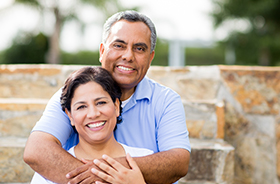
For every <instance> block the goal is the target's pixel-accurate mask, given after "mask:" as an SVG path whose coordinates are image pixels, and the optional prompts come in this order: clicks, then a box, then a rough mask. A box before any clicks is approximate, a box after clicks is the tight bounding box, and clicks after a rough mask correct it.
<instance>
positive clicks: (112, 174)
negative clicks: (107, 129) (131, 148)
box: [91, 154, 145, 184]
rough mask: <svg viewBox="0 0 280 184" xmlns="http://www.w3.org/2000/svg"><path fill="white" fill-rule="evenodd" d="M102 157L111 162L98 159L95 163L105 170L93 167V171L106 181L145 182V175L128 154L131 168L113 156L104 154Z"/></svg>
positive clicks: (143, 183)
mask: <svg viewBox="0 0 280 184" xmlns="http://www.w3.org/2000/svg"><path fill="white" fill-rule="evenodd" d="M102 158H103V159H104V160H105V161H106V162H107V163H108V164H109V165H108V164H105V163H103V162H100V161H99V160H98V159H95V160H94V163H95V164H96V165H97V166H98V167H99V168H100V169H101V170H102V171H104V172H102V171H98V170H96V169H92V170H91V171H92V172H93V173H94V174H95V175H97V176H99V177H100V178H102V179H104V180H105V181H107V182H109V183H113V184H131V183H137V184H145V180H144V178H143V175H142V173H141V171H140V169H139V167H138V166H137V164H136V162H135V161H134V160H133V159H132V158H131V156H130V155H129V154H127V156H126V159H127V162H128V164H129V166H130V168H131V169H128V168H126V167H124V166H123V165H122V164H120V163H119V162H117V161H116V160H114V159H113V158H111V157H109V156H107V155H103V156H102ZM96 184H103V182H96Z"/></svg>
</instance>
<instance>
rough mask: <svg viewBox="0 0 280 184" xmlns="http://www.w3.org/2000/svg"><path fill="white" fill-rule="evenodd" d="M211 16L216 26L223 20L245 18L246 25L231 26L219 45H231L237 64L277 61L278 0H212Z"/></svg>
mask: <svg viewBox="0 0 280 184" xmlns="http://www.w3.org/2000/svg"><path fill="white" fill-rule="evenodd" d="M212 1H213V2H214V5H215V9H214V12H213V13H212V16H213V18H214V21H215V26H216V27H217V28H218V27H220V26H221V25H222V24H223V23H224V22H232V21H233V20H246V21H247V22H248V27H249V29H248V30H246V31H243V32H242V31H240V29H239V27H238V26H237V27H235V28H236V29H235V30H232V32H231V33H230V35H229V37H228V38H227V39H225V40H224V41H223V42H220V46H223V47H228V46H232V47H233V48H234V50H235V53H236V63H235V64H239V65H271V66H276V65H279V62H280V52H279V49H280V19H279V12H280V1H279V0H212Z"/></svg>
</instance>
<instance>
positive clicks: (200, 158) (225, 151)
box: [0, 137, 234, 184]
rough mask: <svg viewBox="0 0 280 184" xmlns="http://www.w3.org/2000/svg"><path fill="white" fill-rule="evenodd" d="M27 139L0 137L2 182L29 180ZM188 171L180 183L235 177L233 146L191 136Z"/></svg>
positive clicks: (224, 180)
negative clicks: (26, 159) (24, 159)
mask: <svg viewBox="0 0 280 184" xmlns="http://www.w3.org/2000/svg"><path fill="white" fill-rule="evenodd" d="M26 140H27V139H26V138H16V137H5V138H1V139H0V183H3V182H4V183H20V182H26V183H28V182H30V180H31V178H32V176H33V173H34V172H33V171H32V169H31V168H30V167H29V166H28V165H26V164H25V163H24V161H23V159H22V156H23V151H24V146H25V143H26ZM191 146H192V152H191V160H190V165H189V172H188V174H187V175H186V176H185V177H183V178H182V179H180V182H179V183H180V184H191V183H194V184H214V183H217V184H222V183H231V181H232V179H233V173H234V172H233V169H234V168H233V167H234V148H233V147H232V146H230V145H228V144H227V143H226V142H224V141H222V140H218V139H216V140H208V141H206V140H199V139H191Z"/></svg>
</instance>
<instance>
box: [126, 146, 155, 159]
mask: <svg viewBox="0 0 280 184" xmlns="http://www.w3.org/2000/svg"><path fill="white" fill-rule="evenodd" d="M121 145H122V146H123V148H124V150H125V153H126V154H127V153H129V154H130V156H132V157H142V156H147V155H151V154H153V153H154V152H153V151H152V150H150V149H147V148H137V147H131V146H127V145H125V144H121Z"/></svg>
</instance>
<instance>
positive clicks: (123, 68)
mask: <svg viewBox="0 0 280 184" xmlns="http://www.w3.org/2000/svg"><path fill="white" fill-rule="evenodd" d="M118 68H120V69H122V70H126V71H131V70H133V69H132V68H126V67H123V66H118Z"/></svg>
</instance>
